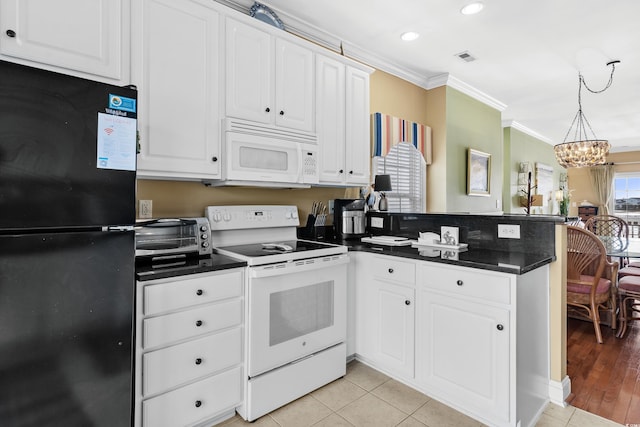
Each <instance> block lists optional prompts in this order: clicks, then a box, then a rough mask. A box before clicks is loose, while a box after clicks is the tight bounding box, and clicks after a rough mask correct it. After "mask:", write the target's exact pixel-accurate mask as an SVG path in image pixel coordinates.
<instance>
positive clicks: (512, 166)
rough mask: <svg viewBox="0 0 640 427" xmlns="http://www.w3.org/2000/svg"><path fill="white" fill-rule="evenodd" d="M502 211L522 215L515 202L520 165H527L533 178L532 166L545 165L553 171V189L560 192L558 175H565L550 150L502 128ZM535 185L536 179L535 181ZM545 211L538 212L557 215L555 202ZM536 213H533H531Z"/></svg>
mask: <svg viewBox="0 0 640 427" xmlns="http://www.w3.org/2000/svg"><path fill="white" fill-rule="evenodd" d="M504 153H505V163H504V169H503V170H504V188H503V196H502V197H503V199H504V203H503V205H504V210H505V212H511V213H524V209H523V208H522V207H520V205H519V200H518V195H519V194H518V191H519V189H520V188H522V187H519V186H518V169H519V166H520V162H529V163H530V165H531V168H532V174H533V176H534V177H535V164H536V163H537V162H540V163H544V164H545V165H547V166H551V167H552V168H553V188H554V189H555V190H557V189H558V188H560V174H562V173H566V169H564V168H563V167H561V166H560V165H559V164H558V162H557V161H556V156H555V154H554V152H553V146H552V145H550V144H548V143H546V142H544V141H541V140H539V139H537V138H535V137H533V136H530V135H527V134H526V133H524V132H521V131H519V130H517V129H514V128H512V127H506V128H504ZM534 182H535V179H534ZM553 203H554V205H553V206H552V207H550V208H549V209H548V210H546V211H544V212H541V213H545V214H556V213H557V212H558V208H557V205H556V204H555V201H554V202H553ZM534 213H535V212H534Z"/></svg>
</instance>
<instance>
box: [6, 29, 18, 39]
mask: <svg viewBox="0 0 640 427" xmlns="http://www.w3.org/2000/svg"><path fill="white" fill-rule="evenodd" d="M7 35H8V36H9V37H11V38H14V37H15V36H16V32H15V31H13V30H7Z"/></svg>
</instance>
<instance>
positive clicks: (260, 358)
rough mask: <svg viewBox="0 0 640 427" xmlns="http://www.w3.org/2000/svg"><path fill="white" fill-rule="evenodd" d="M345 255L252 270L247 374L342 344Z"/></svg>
mask: <svg viewBox="0 0 640 427" xmlns="http://www.w3.org/2000/svg"><path fill="white" fill-rule="evenodd" d="M348 262H349V256H348V255H346V254H341V255H334V256H327V257H320V258H311V259H306V260H300V261H291V262H285V263H279V264H271V265H267V266H258V267H250V268H249V292H248V297H247V299H248V304H249V309H248V317H249V320H248V325H249V330H248V354H249V362H248V367H247V370H248V374H249V377H254V376H256V375H259V374H261V373H264V372H267V371H269V370H271V369H274V368H277V367H279V366H282V365H285V364H287V363H290V362H294V361H296V360H298V359H300V358H303V357H306V356H309V355H311V354H313V353H316V352H318V351H321V350H323V349H326V348H328V347H331V346H332V345H335V344H338V343H341V342H344V341H345V339H346V332H347V322H346V316H347V307H346V304H347V264H348Z"/></svg>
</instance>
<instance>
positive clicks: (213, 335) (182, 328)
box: [134, 269, 244, 427]
mask: <svg viewBox="0 0 640 427" xmlns="http://www.w3.org/2000/svg"><path fill="white" fill-rule="evenodd" d="M243 271H244V270H242V269H231V270H223V271H218V272H210V273H201V274H194V275H188V276H182V277H173V278H169V279H158V280H150V281H143V282H138V283H137V298H136V301H137V303H136V368H135V372H136V376H135V401H136V405H135V406H136V410H135V423H134V425H135V426H136V427H159V426H160V427H162V426H167V427H169V426H170V427H180V426H184V427H190V426H195V425H199V424H201V423H203V422H206V421H208V420H216V419H217V418H218V417H221V416H223V415H224V414H227V413H229V414H232V413H233V411H234V410H235V408H236V407H237V406H239V405H240V404H241V403H242V400H243V392H242V376H243V369H244V368H243V362H242V360H243V333H244V328H243V320H242V319H243V306H244V303H243V300H244V298H243V274H244V273H243Z"/></svg>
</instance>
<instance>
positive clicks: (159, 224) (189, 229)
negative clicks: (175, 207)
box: [135, 217, 212, 258]
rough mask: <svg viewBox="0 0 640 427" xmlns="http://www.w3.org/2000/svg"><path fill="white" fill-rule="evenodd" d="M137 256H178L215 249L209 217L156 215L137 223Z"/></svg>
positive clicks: (200, 254) (197, 254) (209, 252)
mask: <svg viewBox="0 0 640 427" xmlns="http://www.w3.org/2000/svg"><path fill="white" fill-rule="evenodd" d="M135 231H136V257H149V258H175V257H186V256H207V255H211V253H212V245H211V227H209V220H207V218H204V217H203V218H175V219H169V218H166V219H154V220H147V221H143V222H138V223H136V226H135Z"/></svg>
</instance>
